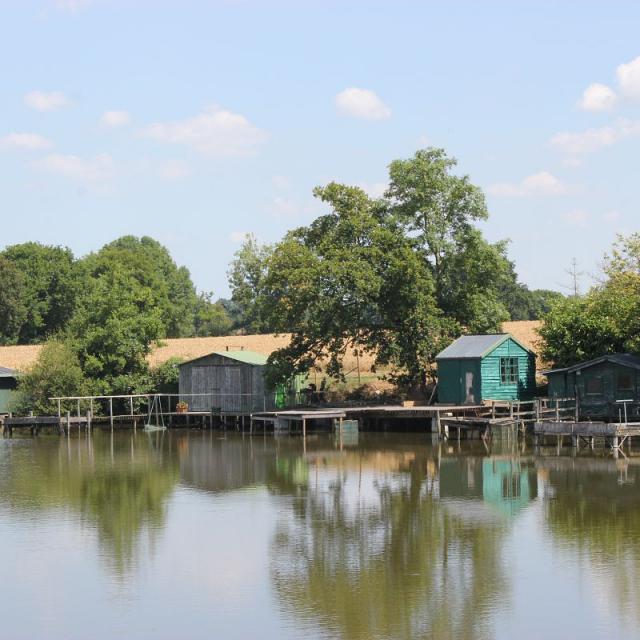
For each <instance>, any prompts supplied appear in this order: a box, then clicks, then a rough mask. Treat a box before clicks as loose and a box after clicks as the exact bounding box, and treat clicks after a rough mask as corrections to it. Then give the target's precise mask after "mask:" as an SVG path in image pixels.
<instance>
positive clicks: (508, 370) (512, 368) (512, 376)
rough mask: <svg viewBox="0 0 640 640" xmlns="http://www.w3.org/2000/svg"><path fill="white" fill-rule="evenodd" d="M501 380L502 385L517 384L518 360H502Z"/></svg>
mask: <svg viewBox="0 0 640 640" xmlns="http://www.w3.org/2000/svg"><path fill="white" fill-rule="evenodd" d="M500 380H501V382H502V384H517V382H518V358H500Z"/></svg>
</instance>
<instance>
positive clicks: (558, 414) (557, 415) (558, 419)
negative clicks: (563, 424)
mask: <svg viewBox="0 0 640 640" xmlns="http://www.w3.org/2000/svg"><path fill="white" fill-rule="evenodd" d="M559 402H560V401H559V400H558V397H557V396H556V422H560V404H559Z"/></svg>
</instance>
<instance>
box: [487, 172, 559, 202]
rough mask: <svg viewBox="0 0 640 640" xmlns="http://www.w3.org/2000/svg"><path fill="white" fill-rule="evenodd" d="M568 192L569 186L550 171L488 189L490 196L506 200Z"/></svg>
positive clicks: (498, 184)
mask: <svg viewBox="0 0 640 640" xmlns="http://www.w3.org/2000/svg"><path fill="white" fill-rule="evenodd" d="M567 191H568V188H567V186H566V185H565V184H564V183H563V182H561V181H560V180H558V178H556V177H555V176H554V175H553V174H551V173H549V172H548V171H540V172H539V173H534V174H532V175H530V176H527V177H526V178H524V179H523V180H521V181H520V182H517V183H514V182H499V183H496V184H492V185H489V186H488V187H487V193H489V194H490V195H492V196H498V197H506V198H516V197H526V196H557V195H562V194H565V193H567Z"/></svg>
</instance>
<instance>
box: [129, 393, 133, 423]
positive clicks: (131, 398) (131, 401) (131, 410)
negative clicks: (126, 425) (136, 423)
mask: <svg viewBox="0 0 640 640" xmlns="http://www.w3.org/2000/svg"><path fill="white" fill-rule="evenodd" d="M129 409H130V412H131V417H132V418H133V396H129Z"/></svg>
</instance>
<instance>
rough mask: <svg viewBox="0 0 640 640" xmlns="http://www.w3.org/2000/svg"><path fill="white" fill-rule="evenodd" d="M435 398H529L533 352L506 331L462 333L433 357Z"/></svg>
mask: <svg viewBox="0 0 640 640" xmlns="http://www.w3.org/2000/svg"><path fill="white" fill-rule="evenodd" d="M436 362H437V364H438V402H440V403H441V404H478V403H481V402H483V401H485V400H530V399H531V398H533V397H534V396H535V392H536V355H535V353H534V352H533V351H531V350H530V349H528V348H527V347H525V346H524V345H523V344H521V343H520V342H518V341H517V340H516V339H515V338H514V337H513V336H512V335H510V334H508V333H503V334H491V335H477V336H462V337H461V338H458V339H457V340H456V341H455V342H453V343H451V344H450V345H449V346H448V347H447V348H446V349H445V350H444V351H441V352H440V353H439V354H438V355H437V357H436Z"/></svg>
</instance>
